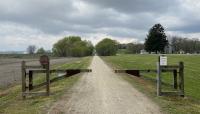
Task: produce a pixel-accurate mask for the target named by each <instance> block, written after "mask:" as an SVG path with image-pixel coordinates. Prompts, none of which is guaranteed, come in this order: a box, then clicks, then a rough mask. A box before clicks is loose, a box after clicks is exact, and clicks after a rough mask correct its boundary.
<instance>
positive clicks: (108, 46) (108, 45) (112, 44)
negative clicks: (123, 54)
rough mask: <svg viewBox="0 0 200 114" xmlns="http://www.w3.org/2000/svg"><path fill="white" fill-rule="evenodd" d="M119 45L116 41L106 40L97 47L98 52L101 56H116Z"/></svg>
mask: <svg viewBox="0 0 200 114" xmlns="http://www.w3.org/2000/svg"><path fill="white" fill-rule="evenodd" d="M117 50H118V43H117V42H116V41H115V40H111V39H109V38H105V39H103V40H102V41H100V42H99V43H98V44H97V45H96V52H97V54H98V55H101V56H111V55H116V53H117Z"/></svg>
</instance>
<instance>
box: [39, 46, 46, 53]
mask: <svg viewBox="0 0 200 114" xmlns="http://www.w3.org/2000/svg"><path fill="white" fill-rule="evenodd" d="M45 53H46V51H45V50H44V48H42V47H41V48H39V49H38V50H37V54H45Z"/></svg>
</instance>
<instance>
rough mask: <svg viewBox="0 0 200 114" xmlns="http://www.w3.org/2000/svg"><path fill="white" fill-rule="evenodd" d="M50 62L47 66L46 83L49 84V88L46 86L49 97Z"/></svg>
mask: <svg viewBox="0 0 200 114" xmlns="http://www.w3.org/2000/svg"><path fill="white" fill-rule="evenodd" d="M49 67H50V66H49V62H48V64H47V65H46V83H47V86H46V91H47V95H48V96H49V95H50V89H49V87H50V70H49V69H50V68H49Z"/></svg>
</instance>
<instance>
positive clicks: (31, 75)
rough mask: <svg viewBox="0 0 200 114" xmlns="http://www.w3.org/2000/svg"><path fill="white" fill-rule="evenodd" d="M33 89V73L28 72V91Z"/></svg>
mask: <svg viewBox="0 0 200 114" xmlns="http://www.w3.org/2000/svg"><path fill="white" fill-rule="evenodd" d="M32 89H33V71H29V91H30V90H32Z"/></svg>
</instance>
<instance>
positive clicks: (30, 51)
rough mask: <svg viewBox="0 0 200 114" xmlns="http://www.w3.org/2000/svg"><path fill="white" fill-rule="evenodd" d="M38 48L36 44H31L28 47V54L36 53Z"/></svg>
mask: <svg viewBox="0 0 200 114" xmlns="http://www.w3.org/2000/svg"><path fill="white" fill-rule="evenodd" d="M35 50H36V46H35V45H29V46H28V48H27V52H28V54H34V53H35Z"/></svg>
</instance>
